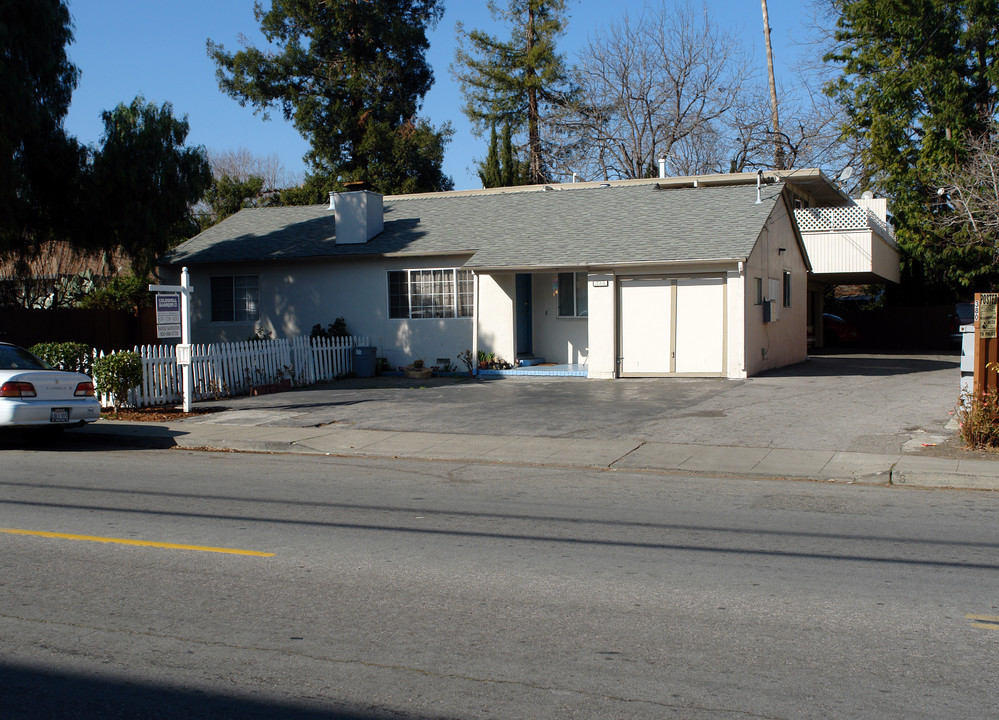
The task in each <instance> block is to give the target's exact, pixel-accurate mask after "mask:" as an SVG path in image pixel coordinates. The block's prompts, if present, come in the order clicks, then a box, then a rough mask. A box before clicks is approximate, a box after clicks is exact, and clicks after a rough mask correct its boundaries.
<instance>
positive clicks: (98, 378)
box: [94, 351, 142, 414]
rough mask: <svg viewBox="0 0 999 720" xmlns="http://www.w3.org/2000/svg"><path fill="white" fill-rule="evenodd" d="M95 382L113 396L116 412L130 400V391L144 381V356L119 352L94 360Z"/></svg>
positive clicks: (100, 388) (99, 388)
mask: <svg viewBox="0 0 999 720" xmlns="http://www.w3.org/2000/svg"><path fill="white" fill-rule="evenodd" d="M94 383H95V384H96V385H97V391H98V392H99V393H101V394H102V395H103V394H107V395H110V396H111V404H112V405H114V411H115V414H117V413H118V408H120V407H121V406H122V405H124V404H125V402H126V401H127V400H128V391H129V390H131V389H132V388H134V387H138V386H139V385H140V384H141V383H142V358H141V357H139V354H138V353H136V352H131V351H125V352H117V353H115V354H113V355H105V356H104V357H101V358H97V359H96V360H94Z"/></svg>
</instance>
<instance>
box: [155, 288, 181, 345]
mask: <svg viewBox="0 0 999 720" xmlns="http://www.w3.org/2000/svg"><path fill="white" fill-rule="evenodd" d="M156 337H157V338H158V339H160V340H163V339H166V338H179V337H180V293H157V294H156Z"/></svg>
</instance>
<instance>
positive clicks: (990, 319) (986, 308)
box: [978, 293, 999, 339]
mask: <svg viewBox="0 0 999 720" xmlns="http://www.w3.org/2000/svg"><path fill="white" fill-rule="evenodd" d="M997 303H999V293H982V294H981V296H980V297H979V303H978V335H979V337H981V338H984V339H995V337H996V314H997V313H996V310H997V308H999V304H997Z"/></svg>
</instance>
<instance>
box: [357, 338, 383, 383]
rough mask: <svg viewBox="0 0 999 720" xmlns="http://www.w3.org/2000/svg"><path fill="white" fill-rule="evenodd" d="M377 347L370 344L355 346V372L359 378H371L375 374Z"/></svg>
mask: <svg viewBox="0 0 999 720" xmlns="http://www.w3.org/2000/svg"><path fill="white" fill-rule="evenodd" d="M376 350H378V348H376V347H371V346H370V345H358V346H357V347H356V348H354V374H355V375H356V376H357V377H359V378H369V377H374V376H375V351H376Z"/></svg>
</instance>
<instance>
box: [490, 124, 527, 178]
mask: <svg viewBox="0 0 999 720" xmlns="http://www.w3.org/2000/svg"><path fill="white" fill-rule="evenodd" d="M501 142H502V145H501V144H500V143H501ZM478 173H479V179H480V180H481V181H482V187H484V188H493V187H513V186H515V185H527V184H528V183H529V182H530V179H529V177H528V168H527V163H525V162H523V161H522V160H520V159H519V158H518V157H517V155H516V153H515V151H514V149H513V134H512V132H511V130H510V123H509V122H506V123H503V139H502V141H500V139H499V137H497V135H496V125H495V124H494V125H493V127H492V129H491V130H490V131H489V152H488V154H487V155H486V159H485V161H484V162H481V163H479V169H478Z"/></svg>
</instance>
